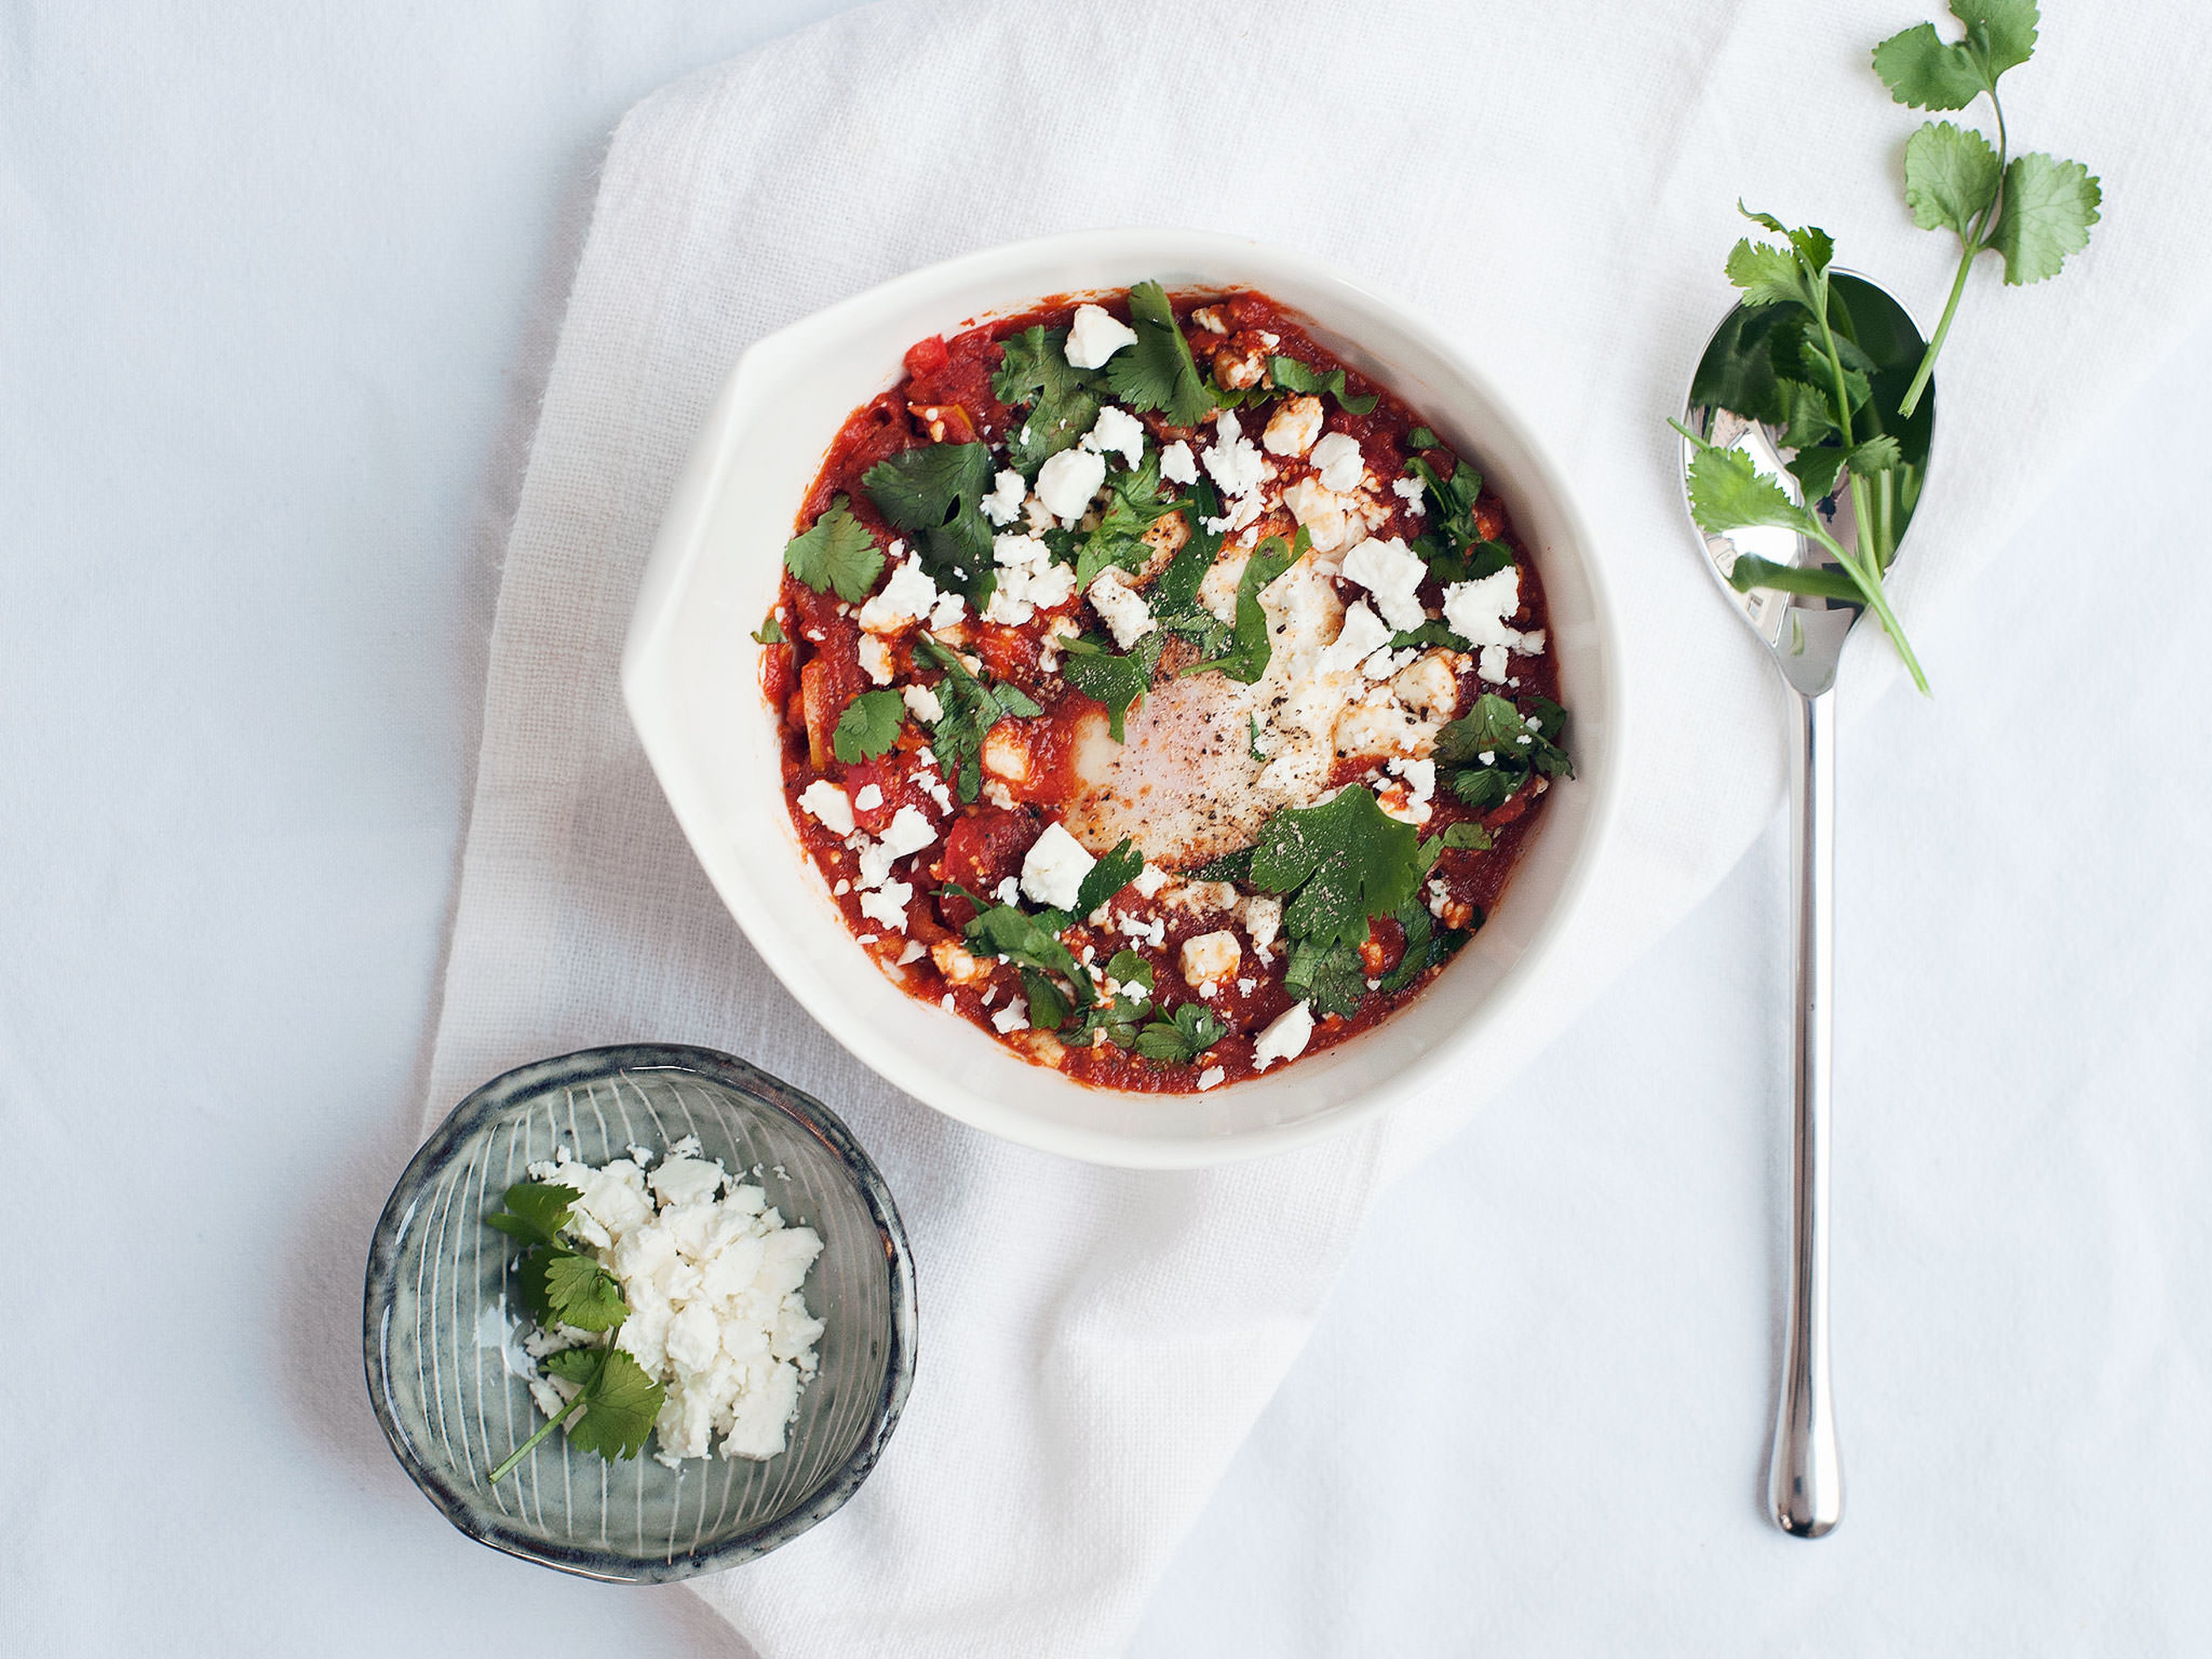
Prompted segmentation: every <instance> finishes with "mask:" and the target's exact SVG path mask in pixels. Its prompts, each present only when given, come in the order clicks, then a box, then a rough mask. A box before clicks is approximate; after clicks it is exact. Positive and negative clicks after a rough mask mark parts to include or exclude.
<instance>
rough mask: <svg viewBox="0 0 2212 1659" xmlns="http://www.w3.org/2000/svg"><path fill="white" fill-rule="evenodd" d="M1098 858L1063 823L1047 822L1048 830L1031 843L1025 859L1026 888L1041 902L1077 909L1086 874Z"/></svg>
mask: <svg viewBox="0 0 2212 1659" xmlns="http://www.w3.org/2000/svg"><path fill="white" fill-rule="evenodd" d="M1097 862H1098V860H1096V859H1094V858H1092V857H1091V854H1089V853H1087V852H1085V850H1084V847H1083V843H1082V842H1079V841H1078V840H1076V838H1075V837H1074V836H1071V835H1069V834H1068V833H1067V831H1066V829H1063V828H1061V827H1060V825H1059V824H1057V823H1051V824H1047V825H1046V826H1045V831H1044V834H1042V835H1041V836H1038V837H1037V838H1036V841H1035V842H1031V843H1030V850H1029V853H1028V854H1027V855H1026V856H1025V857H1024V859H1023V860H1022V891H1024V893H1026V894H1028V895H1029V896H1030V897H1031V898H1033V899H1035V900H1036V902H1038V903H1039V904H1048V905H1050V906H1052V907H1053V908H1054V909H1056V910H1073V908H1075V900H1076V896H1077V895H1078V894H1079V892H1080V891H1081V890H1082V887H1083V878H1084V877H1085V876H1087V875H1089V874H1090V873H1091V866H1092V865H1094V864H1096V863H1097Z"/></svg>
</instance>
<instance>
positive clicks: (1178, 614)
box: [1151, 477, 1231, 657]
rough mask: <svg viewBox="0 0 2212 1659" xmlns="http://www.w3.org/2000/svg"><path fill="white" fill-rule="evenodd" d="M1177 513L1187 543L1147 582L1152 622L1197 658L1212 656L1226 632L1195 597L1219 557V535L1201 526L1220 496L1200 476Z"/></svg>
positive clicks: (1222, 646) (1216, 509) (1223, 644)
mask: <svg viewBox="0 0 2212 1659" xmlns="http://www.w3.org/2000/svg"><path fill="white" fill-rule="evenodd" d="M1182 516H1183V522H1184V523H1185V524H1187V525H1188V526H1190V539H1189V540H1188V541H1186V542H1185V543H1184V544H1182V548H1181V549H1180V550H1178V551H1177V552H1176V556H1175V557H1173V558H1172V559H1170V560H1169V561H1168V565H1167V568H1166V569H1164V570H1163V571H1161V572H1160V574H1159V575H1158V578H1157V579H1155V580H1154V581H1153V583H1152V592H1151V600H1152V620H1153V622H1155V623H1158V625H1159V627H1160V628H1161V629H1164V630H1165V631H1166V632H1168V633H1170V634H1174V635H1178V636H1180V637H1182V638H1183V639H1187V640H1188V641H1191V642H1192V644H1193V645H1194V646H1195V647H1197V650H1198V654H1199V655H1200V656H1201V657H1216V656H1219V655H1220V654H1221V653H1222V652H1224V651H1225V650H1226V649H1228V647H1229V641H1230V638H1231V630H1230V629H1229V628H1228V626H1227V625H1226V624H1225V623H1223V622H1222V620H1221V619H1220V618H1219V617H1216V616H1215V615H1214V614H1213V613H1212V611H1208V610H1207V609H1206V607H1205V606H1204V605H1201V604H1200V603H1199V599H1198V593H1199V588H1200V586H1201V585H1202V584H1203V583H1204V582H1205V580H1206V572H1207V571H1209V570H1211V569H1212V568H1213V562H1214V560H1215V559H1217V558H1218V557H1219V556H1220V554H1221V541H1222V532H1219V531H1218V530H1208V529H1207V528H1206V520H1208V519H1214V520H1218V519H1219V518H1220V517H1221V497H1220V495H1218V493H1217V492H1216V491H1215V489H1214V488H1213V481H1212V479H1210V478H1206V477H1200V479H1199V480H1198V482H1197V483H1194V484H1192V485H1191V486H1190V487H1189V488H1188V489H1186V490H1184V492H1183V496H1182Z"/></svg>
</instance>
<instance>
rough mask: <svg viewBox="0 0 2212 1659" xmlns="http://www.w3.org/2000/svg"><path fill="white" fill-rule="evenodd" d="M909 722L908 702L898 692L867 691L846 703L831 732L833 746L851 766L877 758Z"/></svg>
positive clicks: (896, 739) (894, 741) (830, 740)
mask: <svg viewBox="0 0 2212 1659" xmlns="http://www.w3.org/2000/svg"><path fill="white" fill-rule="evenodd" d="M905 723H906V703H905V702H904V700H903V699H902V698H901V697H900V696H899V694H898V693H897V692H896V691H863V692H861V693H860V696H857V697H855V698H854V699H853V701H852V702H848V703H847V704H846V705H845V712H844V713H843V714H840V715H839V716H838V717H837V729H836V731H835V732H832V733H831V734H830V738H829V747H830V749H831V750H833V751H834V752H835V753H836V757H837V758H838V759H839V760H841V761H842V762H844V763H845V764H846V765H848V766H850V765H852V764H853V763H854V762H855V761H862V760H873V759H874V758H875V757H877V756H878V755H880V754H882V753H883V752H884V750H887V749H889V748H890V746H891V745H892V744H894V743H896V742H897V741H898V734H899V727H900V726H902V725H904V724H905Z"/></svg>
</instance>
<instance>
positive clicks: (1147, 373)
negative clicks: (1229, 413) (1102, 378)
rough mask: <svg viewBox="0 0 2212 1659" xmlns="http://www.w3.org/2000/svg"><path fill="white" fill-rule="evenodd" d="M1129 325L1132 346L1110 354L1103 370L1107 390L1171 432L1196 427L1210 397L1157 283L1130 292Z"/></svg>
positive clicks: (1209, 405) (1209, 404)
mask: <svg viewBox="0 0 2212 1659" xmlns="http://www.w3.org/2000/svg"><path fill="white" fill-rule="evenodd" d="M1129 325H1130V326H1131V327H1132V328H1133V329H1135V330H1136V331H1137V339H1136V343H1135V344H1133V345H1129V346H1125V347H1123V348H1122V349H1121V350H1119V351H1117V352H1115V354H1114V356H1112V357H1111V358H1110V359H1109V360H1108V362H1107V364H1106V380H1107V384H1108V385H1109V386H1112V387H1113V389H1114V395H1115V397H1116V398H1119V399H1121V402H1123V403H1125V404H1127V405H1128V406H1129V407H1130V408H1132V409H1149V410H1158V412H1159V413H1160V415H1161V416H1163V417H1164V418H1165V419H1166V421H1167V422H1168V423H1169V424H1170V425H1171V426H1196V425H1197V424H1198V422H1199V421H1200V418H1201V417H1203V416H1204V415H1205V414H1206V410H1209V409H1211V408H1212V407H1213V397H1212V393H1211V392H1208V391H1207V390H1206V382H1205V381H1204V380H1200V378H1199V374H1198V364H1197V363H1196V362H1194V361H1193V359H1192V357H1191V355H1190V343H1189V342H1188V340H1186V339H1184V338H1183V337H1182V329H1181V328H1179V327H1177V326H1176V319H1175V311H1174V308H1173V307H1170V305H1169V303H1168V296H1167V290H1166V289H1163V288H1162V287H1161V286H1160V285H1159V284H1158V283H1138V284H1136V286H1135V287H1133V288H1132V289H1130V290H1129Z"/></svg>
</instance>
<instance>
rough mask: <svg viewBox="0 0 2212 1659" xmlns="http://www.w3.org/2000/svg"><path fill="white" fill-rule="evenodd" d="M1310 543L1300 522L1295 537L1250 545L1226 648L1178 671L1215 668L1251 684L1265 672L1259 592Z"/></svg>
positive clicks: (1268, 648)
mask: <svg viewBox="0 0 2212 1659" xmlns="http://www.w3.org/2000/svg"><path fill="white" fill-rule="evenodd" d="M1312 545H1313V538H1312V537H1310V536H1309V535H1308V534H1307V533H1306V527H1305V526H1304V525H1300V526H1298V532H1297V539H1296V540H1294V541H1292V542H1290V543H1288V544H1285V542H1284V540H1283V538H1281V537H1280V536H1269V537H1267V538H1266V539H1265V540H1263V541H1262V542H1261V544H1259V546H1257V547H1255V548H1254V549H1253V550H1252V553H1251V556H1250V557H1249V558H1248V559H1246V560H1245V562H1244V571H1243V574H1242V575H1241V576H1239V577H1238V578H1237V622H1236V626H1235V629H1234V630H1233V632H1232V634H1231V642H1230V644H1229V646H1228V647H1227V648H1226V649H1225V650H1224V651H1223V652H1222V653H1221V654H1220V655H1219V656H1217V657H1212V658H1209V659H1206V660H1205V661H1202V662H1194V663H1192V664H1191V665H1189V666H1188V667H1187V668H1184V669H1182V670H1181V672H1182V673H1185V674H1196V673H1200V672H1202V671H1204V670H1206V669H1209V668H1217V669H1219V670H1220V671H1221V672H1222V673H1224V674H1225V675H1226V676H1228V677H1229V678H1231V679H1232V680H1236V681H1238V682H1240V683H1241V684H1245V685H1250V684H1253V683H1254V682H1255V681H1256V680H1258V679H1259V678H1260V677H1261V675H1262V674H1264V673H1266V672H1267V662H1268V659H1269V658H1270V657H1271V656H1272V655H1273V647H1271V645H1270V644H1269V642H1268V638H1267V610H1266V608H1265V607H1264V606H1262V605H1261V603H1260V595H1261V593H1263V592H1266V591H1267V588H1268V586H1270V585H1271V584H1272V583H1273V581H1274V580H1275V579H1276V578H1277V577H1279V576H1280V575H1281V574H1283V573H1284V572H1285V570H1288V569H1289V568H1291V566H1292V565H1294V564H1296V563H1297V562H1298V561H1299V560H1300V559H1301V558H1303V557H1304V556H1305V552H1306V550H1307V549H1308V548H1309V547H1310V546H1312Z"/></svg>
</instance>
